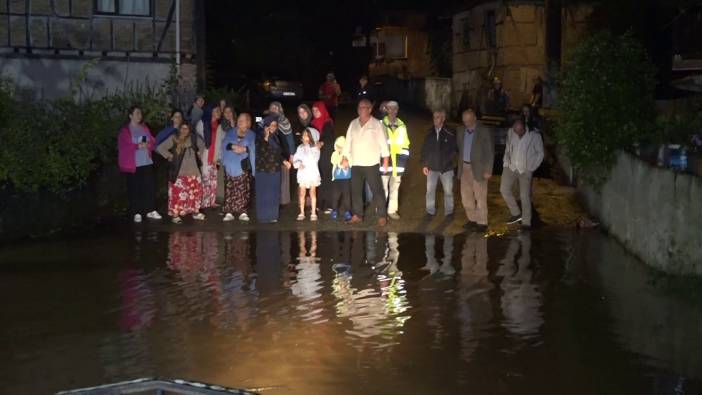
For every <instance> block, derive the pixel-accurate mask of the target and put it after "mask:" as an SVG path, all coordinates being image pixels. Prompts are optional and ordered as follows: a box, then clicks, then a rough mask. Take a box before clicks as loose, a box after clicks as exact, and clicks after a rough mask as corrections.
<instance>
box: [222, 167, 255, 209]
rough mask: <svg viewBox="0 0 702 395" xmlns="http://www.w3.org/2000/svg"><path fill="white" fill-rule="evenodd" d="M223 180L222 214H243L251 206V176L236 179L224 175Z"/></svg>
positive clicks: (244, 175) (245, 175)
mask: <svg viewBox="0 0 702 395" xmlns="http://www.w3.org/2000/svg"><path fill="white" fill-rule="evenodd" d="M224 180H225V182H224V207H223V209H224V213H229V214H242V213H245V212H246V211H247V210H248V209H249V205H250V204H251V176H250V175H249V173H244V174H242V175H240V176H238V177H232V176H230V175H225V176H224Z"/></svg>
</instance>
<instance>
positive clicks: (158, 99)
mask: <svg viewBox="0 0 702 395" xmlns="http://www.w3.org/2000/svg"><path fill="white" fill-rule="evenodd" d="M134 103H138V104H139V105H141V106H142V109H143V111H144V119H145V120H147V121H150V122H151V126H152V131H153V132H154V133H155V132H156V131H157V130H153V129H154V128H156V129H158V128H160V127H161V126H162V125H163V124H164V122H165V120H166V118H167V115H168V113H169V111H170V106H169V100H168V99H167V95H166V94H165V93H162V90H160V89H159V90H151V89H144V90H143V91H141V92H136V91H132V92H124V93H121V94H119V95H114V96H109V97H105V98H102V99H97V100H88V101H83V102H77V101H75V100H73V99H72V98H65V99H61V100H56V101H50V102H49V101H41V102H30V101H24V100H21V99H19V98H17V97H15V96H14V95H13V94H12V88H11V86H10V84H8V83H3V84H0V105H1V107H0V121H1V123H0V136H2V142H3V144H2V145H0V184H2V185H4V186H7V185H11V186H12V187H13V188H14V189H15V190H17V191H18V192H34V191H37V190H47V191H49V192H52V193H58V194H60V193H65V192H68V191H71V190H74V189H76V188H80V187H82V186H84V185H85V183H86V182H87V180H88V179H89V177H90V176H91V175H92V174H94V173H95V172H96V171H97V170H98V169H99V168H101V167H102V166H105V165H114V166H116V153H117V133H118V130H119V128H120V126H121V125H122V124H124V123H125V122H126V121H127V114H126V112H127V109H128V108H129V106H131V105H132V104H134Z"/></svg>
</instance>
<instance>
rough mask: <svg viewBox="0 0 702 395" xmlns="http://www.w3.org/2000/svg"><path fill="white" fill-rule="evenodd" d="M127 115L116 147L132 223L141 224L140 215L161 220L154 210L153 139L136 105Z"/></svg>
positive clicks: (154, 143) (154, 142)
mask: <svg viewBox="0 0 702 395" xmlns="http://www.w3.org/2000/svg"><path fill="white" fill-rule="evenodd" d="M128 115H129V122H127V123H126V124H125V125H124V126H122V128H121V129H120V132H119V137H118V146H117V148H118V151H119V154H118V159H119V169H120V171H121V172H122V173H124V174H125V175H126V178H127V194H128V197H129V215H130V216H131V217H132V218H133V220H134V222H135V223H140V222H141V221H142V219H143V216H146V218H149V219H153V220H160V219H161V215H160V214H159V213H158V211H156V204H155V200H156V187H155V185H154V169H153V168H154V162H153V160H152V158H151V153H152V152H153V150H154V147H155V145H156V140H155V139H154V137H153V136H152V135H151V131H150V130H149V128H148V127H147V126H146V124H144V116H143V114H142V111H141V108H140V107H139V106H132V107H130V108H129V113H128Z"/></svg>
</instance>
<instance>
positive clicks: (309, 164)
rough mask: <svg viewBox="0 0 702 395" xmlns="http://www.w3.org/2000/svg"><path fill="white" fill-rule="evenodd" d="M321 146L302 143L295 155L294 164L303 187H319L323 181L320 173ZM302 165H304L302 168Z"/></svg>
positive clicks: (298, 182) (298, 180) (299, 182)
mask: <svg viewBox="0 0 702 395" xmlns="http://www.w3.org/2000/svg"><path fill="white" fill-rule="evenodd" d="M318 162H319V148H317V147H316V146H312V147H310V146H308V145H304V144H303V145H300V146H298V147H297V151H296V152H295V155H294V156H293V166H295V168H296V169H298V170H297V184H298V185H299V186H301V187H303V188H312V187H317V186H319V184H321V182H322V177H320V175H319V166H318ZM300 165H303V166H302V167H303V168H302V169H300Z"/></svg>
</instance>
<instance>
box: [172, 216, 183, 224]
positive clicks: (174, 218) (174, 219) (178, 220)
mask: <svg viewBox="0 0 702 395" xmlns="http://www.w3.org/2000/svg"><path fill="white" fill-rule="evenodd" d="M171 222H173V223H174V224H176V225H178V224H180V223H183V219H182V218H180V217H173V218H172V219H171Z"/></svg>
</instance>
